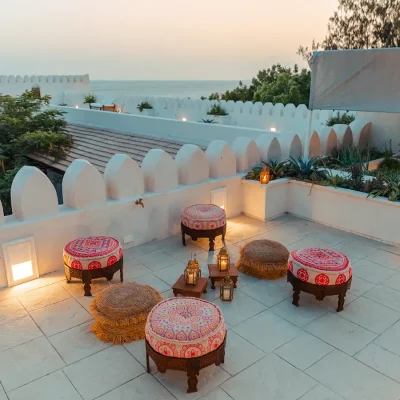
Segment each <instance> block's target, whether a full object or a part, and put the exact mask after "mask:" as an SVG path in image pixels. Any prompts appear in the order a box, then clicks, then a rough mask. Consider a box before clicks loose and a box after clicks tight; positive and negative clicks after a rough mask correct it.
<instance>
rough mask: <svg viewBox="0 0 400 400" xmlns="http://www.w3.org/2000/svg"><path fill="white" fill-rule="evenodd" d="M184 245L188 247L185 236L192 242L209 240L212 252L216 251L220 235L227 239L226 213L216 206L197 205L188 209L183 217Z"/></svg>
mask: <svg viewBox="0 0 400 400" xmlns="http://www.w3.org/2000/svg"><path fill="white" fill-rule="evenodd" d="M181 231H182V244H183V245H184V246H186V242H185V234H186V235H189V236H190V237H191V238H192V240H197V239H198V238H208V239H209V240H210V251H213V250H214V240H215V237H216V236H218V235H222V240H223V241H224V239H225V232H226V213H225V210H224V209H223V208H221V207H218V206H216V205H215V204H195V205H193V206H190V207H187V208H186V209H185V210H184V211H183V212H182V215H181Z"/></svg>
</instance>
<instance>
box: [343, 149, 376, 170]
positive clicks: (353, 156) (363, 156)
mask: <svg viewBox="0 0 400 400" xmlns="http://www.w3.org/2000/svg"><path fill="white" fill-rule="evenodd" d="M337 159H338V161H339V164H340V165H341V166H342V167H345V168H348V167H350V166H352V165H354V164H360V165H361V166H363V168H364V169H366V170H368V164H369V161H370V160H371V155H370V153H369V150H367V152H366V153H363V152H362V151H360V149H358V148H356V147H349V148H347V149H344V148H342V149H340V150H339V151H338V156H337Z"/></svg>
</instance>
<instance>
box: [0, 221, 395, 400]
mask: <svg viewBox="0 0 400 400" xmlns="http://www.w3.org/2000/svg"><path fill="white" fill-rule="evenodd" d="M263 238H269V239H272V240H278V241H280V242H281V243H283V244H285V245H286V246H287V247H288V248H289V249H290V250H292V249H296V248H301V247H305V246H307V247H308V246H325V247H332V248H335V249H338V250H340V251H343V252H345V253H346V254H347V255H348V256H349V257H350V259H351V260H352V263H353V271H354V278H353V286H352V288H351V290H350V291H349V293H348V294H347V296H346V305H345V309H344V311H343V312H341V313H339V314H338V313H336V312H335V308H336V304H337V299H336V298H333V297H332V298H326V299H325V300H324V301H323V302H318V301H316V300H315V298H313V297H312V296H309V295H306V294H302V295H301V296H300V307H299V308H296V307H294V306H293V305H292V303H291V286H290V285H289V284H288V283H287V282H286V280H285V279H280V280H279V281H274V282H271V281H259V280H257V279H255V278H252V277H248V276H246V275H243V274H240V276H239V281H238V288H237V289H236V291H235V296H234V301H233V302H232V303H223V302H221V301H220V300H219V298H218V291H217V290H216V291H213V290H212V289H211V288H209V290H208V293H207V294H206V295H204V298H205V299H208V300H210V301H213V302H215V303H216V304H218V305H219V306H220V307H221V309H222V311H223V313H224V316H225V319H226V322H227V325H228V328H229V329H228V340H227V348H226V358H225V364H223V365H221V366H220V367H215V366H211V367H208V368H206V369H204V370H202V371H201V372H200V376H199V385H198V388H199V392H197V393H194V394H190V395H188V394H187V393H186V382H187V379H186V374H185V373H181V372H174V371H168V372H167V373H166V374H160V373H158V372H157V371H156V368H155V365H154V364H153V363H151V368H152V371H151V372H152V373H151V374H147V373H146V372H145V368H144V367H145V352H144V343H143V341H140V342H133V343H130V344H126V345H124V346H112V345H111V344H104V343H102V342H100V341H99V340H97V338H96V337H95V336H94V335H93V334H92V333H91V332H90V327H91V324H92V318H91V315H90V312H89V305H90V303H91V301H92V298H88V297H83V287H82V284H81V283H79V282H75V283H71V284H67V283H66V282H65V280H64V276H63V272H62V271H57V272H54V273H52V274H49V275H47V276H44V277H41V278H40V279H38V280H36V281H33V282H29V283H27V284H24V285H20V286H17V287H14V288H8V289H4V290H0V400H27V399H29V400H36V399H37V400H50V399H51V400H61V399H66V398H67V399H70V400H78V399H80V400H82V399H83V400H87V399H101V400H111V399H112V400H114V399H115V400H130V399H137V400H157V399H165V400H173V399H191V400H194V399H202V400H232V399H234V400H248V399H254V400H258V399H262V400H264V399H268V400H269V399H271V400H343V399H346V400H352V399H354V400H358V399H367V400H369V399H371V400H375V399H382V400H392V399H393V400H395V399H396V400H399V399H400V345H399V340H400V339H399V338H400V255H398V254H400V249H399V248H396V247H391V246H388V245H385V244H382V243H379V242H373V241H371V240H369V239H366V238H362V237H358V236H355V235H352V234H350V233H347V232H341V231H338V230H337V229H333V228H329V227H326V226H323V225H319V224H317V223H314V222H309V221H305V220H302V219H298V218H295V217H293V216H288V215H285V216H282V217H280V218H277V219H276V220H274V221H269V222H266V223H265V222H261V221H256V220H253V219H250V218H247V217H244V216H241V217H238V218H234V219H232V220H229V221H228V232H227V235H226V245H227V247H228V249H229V252H230V254H231V256H232V260H233V261H236V260H237V258H238V255H239V250H240V247H241V246H243V245H244V244H245V243H246V242H249V241H251V240H255V239H263ZM220 245H221V243H220V242H219V241H218V246H220ZM191 252H195V253H196V254H197V258H198V260H199V261H200V263H201V266H202V271H203V275H204V276H207V275H208V270H207V262H212V261H215V254H214V253H209V252H208V251H207V241H206V240H199V241H198V242H192V241H190V240H189V239H187V247H186V248H183V247H182V244H181V238H180V235H177V236H173V237H170V238H167V239H165V240H161V241H157V242H150V243H146V244H144V245H142V246H138V247H136V248H133V249H130V250H127V251H125V260H124V277H125V280H126V281H133V280H135V281H137V282H139V283H143V284H148V285H152V286H154V287H155V288H156V289H157V290H159V291H161V292H163V296H164V297H170V296H172V291H171V285H172V284H173V283H174V282H175V280H176V279H177V278H178V276H179V274H180V273H181V272H182V271H183V268H184V265H185V264H184V263H185V262H186V261H187V259H188V258H189V257H190V253H191ZM117 275H118V274H117ZM117 275H116V276H115V279H114V280H113V282H111V283H110V282H107V281H106V280H97V281H94V282H93V284H92V292H93V294H94V295H96V293H97V292H98V291H100V290H102V289H104V288H106V287H108V286H109V285H111V284H118V276H117Z"/></svg>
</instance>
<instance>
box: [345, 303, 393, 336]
mask: <svg viewBox="0 0 400 400" xmlns="http://www.w3.org/2000/svg"><path fill="white" fill-rule="evenodd" d="M371 315H373V318H371ZM340 316H341V317H342V318H346V319H348V320H349V321H352V322H354V323H356V324H357V325H361V326H362V327H363V328H366V329H368V330H370V331H372V332H374V333H377V334H380V333H383V332H384V331H386V329H388V328H390V327H391V326H392V325H393V324H394V323H395V322H396V321H398V320H399V319H400V313H398V312H396V311H394V310H391V309H390V308H387V307H385V306H383V305H381V304H379V303H376V302H374V301H372V300H368V299H367V298H365V297H359V298H358V299H357V300H354V301H353V302H351V303H350V304H349V305H347V306H346V307H345V308H344V310H343V311H342V312H341V313H340Z"/></svg>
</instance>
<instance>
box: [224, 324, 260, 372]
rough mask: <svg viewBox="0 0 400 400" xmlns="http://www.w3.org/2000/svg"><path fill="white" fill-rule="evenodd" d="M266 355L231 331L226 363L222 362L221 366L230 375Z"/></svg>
mask: <svg viewBox="0 0 400 400" xmlns="http://www.w3.org/2000/svg"><path fill="white" fill-rule="evenodd" d="M264 356H265V353H264V352H263V351H261V350H260V349H259V348H257V347H255V346H253V345H252V344H251V343H249V342H248V341H247V340H245V339H243V338H242V337H241V336H239V335H237V334H236V333H235V332H233V331H230V332H229V333H228V335H227V342H226V349H225V363H224V364H221V368H222V369H224V370H225V371H226V372H228V373H229V374H230V375H236V374H238V373H239V372H240V371H243V370H244V369H245V368H247V367H248V366H250V365H251V364H254V363H255V362H256V361H258V360H259V359H260V358H262V357H264Z"/></svg>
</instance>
